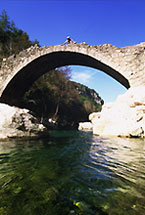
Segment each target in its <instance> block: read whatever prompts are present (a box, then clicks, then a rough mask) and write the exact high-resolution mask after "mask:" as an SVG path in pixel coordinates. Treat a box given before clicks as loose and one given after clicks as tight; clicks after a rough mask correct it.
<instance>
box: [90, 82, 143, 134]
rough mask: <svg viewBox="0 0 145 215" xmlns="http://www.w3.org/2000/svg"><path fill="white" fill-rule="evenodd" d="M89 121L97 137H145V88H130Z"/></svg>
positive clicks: (93, 115)
mask: <svg viewBox="0 0 145 215" xmlns="http://www.w3.org/2000/svg"><path fill="white" fill-rule="evenodd" d="M89 120H91V122H92V124H93V134H96V135H111V136H123V137H145V86H139V87H135V88H130V89H129V90H128V91H127V92H126V93H125V94H123V95H120V96H119V97H118V98H117V100H116V101H115V102H114V103H110V104H106V105H103V107H102V111H101V112H97V113H92V114H90V115H89Z"/></svg>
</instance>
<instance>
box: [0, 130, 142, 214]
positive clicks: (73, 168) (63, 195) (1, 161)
mask: <svg viewBox="0 0 145 215" xmlns="http://www.w3.org/2000/svg"><path fill="white" fill-rule="evenodd" d="M0 188H1V189H0V215H144V214H145V141H144V140H143V139H124V138H103V137H97V136H93V135H92V133H91V132H82V131H80V132H79V131H52V132H50V137H49V138H47V139H35V140H29V139H25V140H23V139H11V140H9V141H1V142H0Z"/></svg>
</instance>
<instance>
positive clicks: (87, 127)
mask: <svg viewBox="0 0 145 215" xmlns="http://www.w3.org/2000/svg"><path fill="white" fill-rule="evenodd" d="M78 130H86V131H91V130H93V124H92V123H91V122H80V123H79V127H78Z"/></svg>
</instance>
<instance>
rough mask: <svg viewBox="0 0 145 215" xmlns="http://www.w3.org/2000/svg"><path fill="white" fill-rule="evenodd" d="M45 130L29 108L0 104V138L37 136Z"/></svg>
mask: <svg viewBox="0 0 145 215" xmlns="http://www.w3.org/2000/svg"><path fill="white" fill-rule="evenodd" d="M44 130H45V127H44V126H43V125H42V124H40V123H39V122H38V120H37V119H36V118H35V117H34V116H32V115H31V114H30V113H29V110H27V109H21V108H17V107H11V106H9V105H6V104H0V139H4V138H8V137H26V136H28V137H29V136H37V135H38V133H39V132H42V131H44Z"/></svg>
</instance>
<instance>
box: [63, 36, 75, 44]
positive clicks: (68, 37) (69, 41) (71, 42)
mask: <svg viewBox="0 0 145 215" xmlns="http://www.w3.org/2000/svg"><path fill="white" fill-rule="evenodd" d="M65 44H76V42H75V41H73V40H72V39H71V38H70V36H67V40H66V41H65V42H64V45H65Z"/></svg>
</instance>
